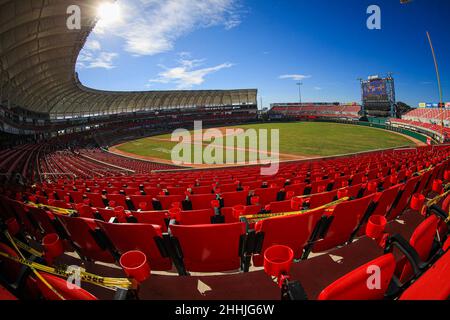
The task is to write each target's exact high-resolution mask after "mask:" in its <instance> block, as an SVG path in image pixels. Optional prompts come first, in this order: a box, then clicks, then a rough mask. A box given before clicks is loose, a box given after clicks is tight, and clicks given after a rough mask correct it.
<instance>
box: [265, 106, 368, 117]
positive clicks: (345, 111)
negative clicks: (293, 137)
mask: <svg viewBox="0 0 450 320" xmlns="http://www.w3.org/2000/svg"><path fill="white" fill-rule="evenodd" d="M360 111H361V106H360V105H357V104H351V105H346V104H342V105H341V104H307V103H304V104H301V105H298V104H287V105H281V104H280V105H275V106H273V107H272V108H271V109H270V116H271V117H276V116H277V115H283V116H285V117H293V118H296V119H305V118H311V119H312V118H339V119H341V118H344V119H355V120H357V119H359V118H360V116H359V114H358V113H359V112H360Z"/></svg>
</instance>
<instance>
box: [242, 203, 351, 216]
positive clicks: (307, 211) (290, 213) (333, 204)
mask: <svg viewBox="0 0 450 320" xmlns="http://www.w3.org/2000/svg"><path fill="white" fill-rule="evenodd" d="M349 199H350V198H349V197H343V198H341V199H338V200H336V201H333V202H330V203H327V204H325V205H323V206H320V207H317V208H314V209H307V210H300V211H293V212H280V213H267V214H252V215H246V216H240V218H246V219H247V220H249V221H251V222H257V221H261V220H267V219H274V218H280V217H286V216H293V215H301V214H306V213H310V212H314V211H317V210H321V209H326V208H329V207H333V206H335V205H337V204H339V203H341V202H345V201H348V200H349Z"/></svg>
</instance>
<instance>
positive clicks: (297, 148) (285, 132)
mask: <svg viewBox="0 0 450 320" xmlns="http://www.w3.org/2000/svg"><path fill="white" fill-rule="evenodd" d="M234 128H243V129H268V130H271V129H279V132H280V140H279V141H280V150H279V152H280V153H286V154H295V155H301V156H330V155H339V154H346V153H354V152H360V151H366V150H374V149H382V148H390V147H397V146H406V145H412V144H413V142H411V140H409V139H407V138H405V137H403V136H400V135H397V134H394V133H391V132H388V131H384V130H379V129H373V128H370V127H362V126H356V125H346V124H337V123H323V122H291V123H267V124H256V125H255V124H252V125H242V126H238V127H234ZM153 138H160V139H170V138H171V134H165V135H161V136H157V137H153ZM270 142H271V141H270V133H269V142H268V146H269V151H270V145H271V143H270ZM216 143H219V144H222V143H223V142H222V141H217V142H216ZM175 145H176V142H170V141H156V140H152V138H144V139H140V140H135V141H131V142H128V143H125V144H123V145H121V146H119V147H118V149H119V150H121V151H125V152H129V153H133V154H138V155H144V156H150V157H156V158H160V159H166V160H170V159H171V153H170V151H171V150H172V148H173V147H174V146H175ZM247 147H248V145H247ZM193 149H194V146H192V150H193ZM245 158H246V161H247V160H248V159H249V151H247V152H246V153H245Z"/></svg>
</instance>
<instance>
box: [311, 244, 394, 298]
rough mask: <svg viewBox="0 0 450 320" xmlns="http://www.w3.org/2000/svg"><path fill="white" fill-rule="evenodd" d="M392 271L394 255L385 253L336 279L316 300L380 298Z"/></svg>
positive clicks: (384, 291)
mask: <svg viewBox="0 0 450 320" xmlns="http://www.w3.org/2000/svg"><path fill="white" fill-rule="evenodd" d="M394 271H395V258H394V255H393V254H391V253H389V254H386V255H384V256H381V257H379V258H377V259H375V260H373V261H371V262H369V263H367V264H365V265H363V266H361V267H359V268H358V269H356V270H354V271H352V272H350V273H348V274H347V275H345V276H343V277H342V278H340V279H338V280H336V281H335V282H334V283H332V284H331V285H329V286H328V287H327V288H325V289H324V290H323V291H322V292H321V293H320V295H319V297H318V300H382V299H383V298H384V295H385V293H386V291H387V289H388V288H389V284H390V282H391V280H392V276H393V274H394Z"/></svg>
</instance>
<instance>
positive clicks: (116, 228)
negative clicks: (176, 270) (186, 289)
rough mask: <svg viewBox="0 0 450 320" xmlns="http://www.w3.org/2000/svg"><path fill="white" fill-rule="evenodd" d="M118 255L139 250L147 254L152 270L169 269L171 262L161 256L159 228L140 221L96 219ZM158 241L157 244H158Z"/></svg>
mask: <svg viewBox="0 0 450 320" xmlns="http://www.w3.org/2000/svg"><path fill="white" fill-rule="evenodd" d="M97 225H98V226H99V227H100V228H101V229H102V231H103V232H104V233H105V234H106V236H107V237H108V239H109V241H110V242H111V243H112V245H113V247H114V249H115V250H117V252H118V253H119V255H122V254H124V253H126V252H128V251H132V250H140V251H142V252H143V253H145V255H146V256H147V259H148V263H149V265H150V268H151V269H152V270H170V269H172V262H171V261H170V259H169V258H167V257H163V256H162V255H161V252H160V250H159V248H158V245H162V233H161V228H160V227H159V226H156V225H151V224H142V223H132V224H129V223H117V224H116V223H107V222H102V221H97ZM158 243H159V244H158Z"/></svg>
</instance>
